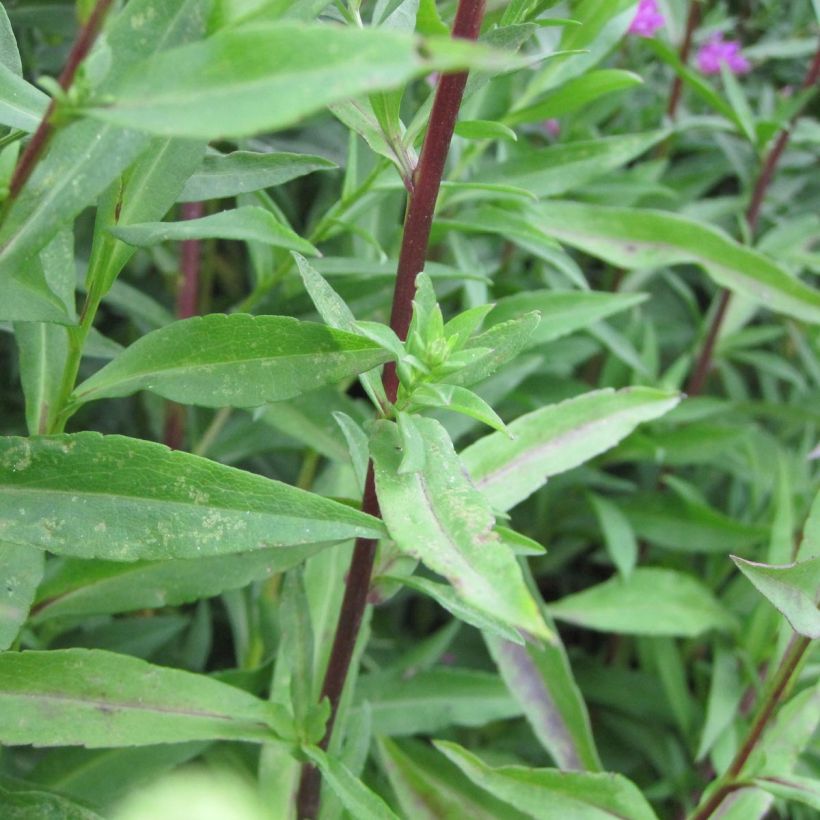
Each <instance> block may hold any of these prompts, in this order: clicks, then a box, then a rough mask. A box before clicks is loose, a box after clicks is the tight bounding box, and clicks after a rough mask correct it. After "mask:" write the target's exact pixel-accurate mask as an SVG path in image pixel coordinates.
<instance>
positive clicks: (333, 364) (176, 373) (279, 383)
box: [74, 313, 390, 407]
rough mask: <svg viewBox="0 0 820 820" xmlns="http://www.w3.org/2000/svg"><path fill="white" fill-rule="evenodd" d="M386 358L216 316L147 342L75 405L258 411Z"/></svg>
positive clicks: (307, 333)
mask: <svg viewBox="0 0 820 820" xmlns="http://www.w3.org/2000/svg"><path fill="white" fill-rule="evenodd" d="M388 358H390V354H389V353H387V352H386V351H384V350H383V349H382V348H380V347H378V346H377V345H375V344H373V343H372V342H370V341H368V340H367V339H364V338H363V337H361V336H354V335H353V334H351V333H345V332H344V331H340V330H334V329H333V328H328V327H325V326H324V325H319V324H314V323H312V322H300V321H299V320H298V319H293V318H291V317H289V316H248V315H247V314H242V313H234V314H232V315H230V316H224V315H221V314H211V315H209V316H202V317H194V318H193V319H185V320H182V321H178V322H174V323H173V324H170V325H168V326H167V327H164V328H160V329H159V330H155V331H153V332H151V333H149V334H148V335H146V336H143V337H142V338H141V339H139V340H138V341H136V342H135V343H134V344H133V345H131V347H129V348H127V349H126V350H125V351H123V353H121V354H120V355H119V356H118V357H117V358H116V359H114V360H113V361H112V362H110V363H109V364H107V365H106V366H105V367H104V368H103V369H102V370H100V371H99V372H97V373H95V374H94V375H93V376H92V377H91V378H90V379H87V380H86V381H85V382H83V383H82V384H81V385H80V386H79V387H78V388H77V389H76V390H75V392H74V400H75V401H76V402H78V403H85V402H88V401H93V400H95V399H101V398H105V397H109V398H110V397H114V396H128V395H130V394H131V393H135V392H136V391H138V390H150V391H151V392H153V393H157V394H159V395H160V396H164V397H165V398H166V399H171V400H173V401H178V402H182V403H187V404H198V405H201V406H203V407H254V406H257V405H260V404H264V403H266V402H269V401H281V400H283V399H289V398H292V397H294V396H298V395H299V394H300V393H306V392H307V391H309V390H314V389H316V388H318V387H321V386H323V385H325V384H330V383H334V382H337V381H340V380H341V379H344V378H347V377H349V376H355V375H356V374H357V373H362V372H364V371H365V370H371V369H372V368H374V367H378V365H380V364H382V363H383V362H385V361H387V359H388Z"/></svg>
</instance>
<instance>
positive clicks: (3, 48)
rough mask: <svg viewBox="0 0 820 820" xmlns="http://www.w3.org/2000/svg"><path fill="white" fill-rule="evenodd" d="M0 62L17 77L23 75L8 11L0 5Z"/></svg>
mask: <svg viewBox="0 0 820 820" xmlns="http://www.w3.org/2000/svg"><path fill="white" fill-rule="evenodd" d="M0 64H2V65H3V67H4V68H7V69H8V70H9V71H11V72H12V74H16V75H17V76H18V77H22V76H23V63H22V61H21V60H20V51H19V49H18V48H17V38H16V37H15V36H14V29H13V28H12V27H11V21H10V20H9V15H8V12H7V11H6V10H5V8H3V6H2V5H0Z"/></svg>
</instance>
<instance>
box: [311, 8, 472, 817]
mask: <svg viewBox="0 0 820 820" xmlns="http://www.w3.org/2000/svg"><path fill="white" fill-rule="evenodd" d="M483 17H484V0H459V4H458V10H457V11H456V18H455V22H454V24H453V32H452V36H453V37H459V38H462V39H466V40H475V39H477V37H478V34H479V30H480V29H481V21H482V19H483ZM466 83H467V72H459V73H456V74H444V75H442V76H440V77H439V80H438V85H437V86H436V96H435V99H434V100H433V108H432V110H431V112H430V123H429V126H428V128H427V134H426V136H425V138H424V145H423V146H422V149H421V156H420V158H419V164H418V167H417V168H416V172H415V174H414V180H413V185H412V190H411V191H410V194H409V201H408V204H407V212H406V214H405V219H404V233H403V235H402V246H401V251H400V253H399V263H398V268H397V271H396V284H395V289H394V292H393V307H392V311H391V315H390V327H391V328H392V329H393V330H394V331H395V333H396V334H397V335H398V336H399V337H400V338H402V339H404V338H406V336H407V330H408V328H409V326H410V318H411V316H412V313H413V295H414V293H415V284H416V276H417V275H418V274H419V273H421V271H422V270H423V269H424V263H425V260H426V258H427V248H428V245H429V242H430V229H431V227H432V225H433V214H434V212H435V207H436V200H437V198H438V192H439V188H440V186H441V178H442V176H443V174H444V165H445V162H446V160H447V154H448V151H449V149H450V141H451V140H452V137H453V130H454V128H455V123H456V118H457V117H458V111H459V108H460V107H461V100H462V97H463V96H464V87H465V85H466ZM382 380H383V383H384V389H385V393H386V394H387V398H388V400H389V401H390V402H394V401H395V400H396V395H397V392H398V386H399V382H398V377H397V374H396V368H395V366H393V365H388V366H387V367H385V369H384V375H383V378H382ZM362 510H363V511H364V512H366V513H369V514H370V515H375V516H378V515H380V510H379V502H378V498H377V497H376V482H375V478H374V473H373V464H372V462H371V463H370V464H369V465H368V469H367V479H366V482H365V489H364V496H363V499H362ZM376 543H377V542H376V541H374V540H373V539H370V538H359V539H357V540H356V545H355V547H354V549H353V558H352V560H351V563H350V570H349V571H348V574H347V583H346V586H345V594H344V599H343V600H342V607H341V610H340V612H339V621H338V624H337V626H336V635H335V637H334V639H333V647H332V648H331V652H330V660H329V662H328V667H327V671H326V673H325V679H324V684H323V686H322V695H321V696H322V697H323V698H324V697H327V698H328V700H329V701H330V718H329V720H328V723H327V727H326V730H325V736H324V738H323V739H322V741H321V744H320V745H321V747H322V748H323V749H327V747H328V745H329V744H330V739H331V736H332V732H333V726H334V723H335V721H336V714H337V712H338V708H339V701H340V700H341V696H342V692H343V690H344V686H345V681H346V680H347V676H348V672H349V671H350V663H351V660H352V658H353V651H354V649H355V646H356V641H357V639H358V636H359V629H360V627H361V623H362V618H363V616H364V612H365V608H366V606H367V596H368V592H369V591H370V578H371V575H372V573H373V563H374V561H375V558H376ZM320 790H321V775H320V773H319V770H318V769H317V768H316V767H315V766H312V765H310V764H305V765H304V766H303V767H302V776H301V780H300V783H299V793H298V795H297V798H296V804H297V816H298V818H299V820H312V819H313V818H315V817H316V816H317V815H318V812H319V800H320Z"/></svg>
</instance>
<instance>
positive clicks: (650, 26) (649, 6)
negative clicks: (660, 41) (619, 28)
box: [629, 0, 666, 37]
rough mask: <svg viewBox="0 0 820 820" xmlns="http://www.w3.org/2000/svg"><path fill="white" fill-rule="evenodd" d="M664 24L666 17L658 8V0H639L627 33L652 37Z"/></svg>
mask: <svg viewBox="0 0 820 820" xmlns="http://www.w3.org/2000/svg"><path fill="white" fill-rule="evenodd" d="M665 25H666V19H665V18H664V16H663V14H661V11H660V9H659V8H658V0H641V2H640V3H639V4H638V10H637V11H636V12H635V17H634V18H633V20H632V23H630V26H629V33H630V34H637V35H638V36H639V37H653V36H654V35H655V32H656V31H657V30H658V29H659V28H663V27H664V26H665Z"/></svg>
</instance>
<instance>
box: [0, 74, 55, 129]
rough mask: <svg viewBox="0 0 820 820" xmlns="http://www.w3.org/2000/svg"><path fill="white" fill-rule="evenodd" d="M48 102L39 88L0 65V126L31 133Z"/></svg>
mask: <svg viewBox="0 0 820 820" xmlns="http://www.w3.org/2000/svg"><path fill="white" fill-rule="evenodd" d="M48 102H49V100H48V97H47V96H46V95H45V94H44V93H43V92H42V91H40V89H39V88H37V87H36V86H33V85H32V84H31V83H29V82H27V81H26V80H24V79H23V78H22V77H21V76H19V75H18V74H16V73H15V72H13V71H11V70H10V69H9V68H8V67H7V66H6V65H4V64H0V125H7V126H8V127H9V128H19V129H20V130H21V131H26V132H27V133H31V132H32V131H34V130H36V128H37V126H38V125H39V124H40V120H41V119H42V118H43V114H45V112H46V108H47V107H48Z"/></svg>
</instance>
